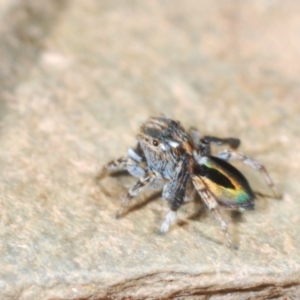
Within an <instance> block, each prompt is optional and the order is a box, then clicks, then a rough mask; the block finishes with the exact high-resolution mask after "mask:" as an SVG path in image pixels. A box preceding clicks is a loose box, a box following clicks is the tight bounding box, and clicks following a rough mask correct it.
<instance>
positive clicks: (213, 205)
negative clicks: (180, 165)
mask: <svg viewBox="0 0 300 300" xmlns="http://www.w3.org/2000/svg"><path fill="white" fill-rule="evenodd" d="M191 177H192V180H193V183H194V186H195V188H196V190H197V192H198V193H199V195H200V197H201V199H202V200H203V202H204V203H205V205H206V206H207V208H208V209H209V210H210V211H211V212H212V213H213V215H214V217H215V219H216V220H217V222H218V223H219V225H220V226H221V229H222V231H223V233H224V234H225V236H226V238H227V241H228V243H229V245H230V247H231V248H232V249H236V248H237V247H236V246H235V245H234V244H233V242H232V238H231V235H230V233H229V231H228V226H227V223H226V222H225V220H224V218H223V216H222V214H221V211H220V209H219V205H218V202H217V200H216V199H215V198H214V196H213V195H212V194H211V193H210V192H209V190H208V189H207V187H206V186H205V184H204V182H203V181H202V180H201V178H200V177H199V176H197V175H192V176H191Z"/></svg>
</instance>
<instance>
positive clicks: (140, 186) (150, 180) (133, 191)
mask: <svg viewBox="0 0 300 300" xmlns="http://www.w3.org/2000/svg"><path fill="white" fill-rule="evenodd" d="M157 176H158V175H157V174H156V173H154V172H148V173H146V174H145V175H144V176H143V177H141V178H140V179H139V180H138V181H137V182H136V183H135V185H134V186H132V187H131V188H130V189H129V190H128V192H127V195H126V197H125V198H124V199H123V200H122V206H121V208H120V209H119V211H118V212H117V214H116V217H117V218H120V217H121V215H122V214H123V212H124V209H125V207H127V206H128V205H129V202H130V201H131V200H132V198H134V197H135V196H137V195H138V194H139V193H140V192H142V191H143V190H144V189H145V187H146V186H148V185H151V184H153V185H155V182H156V181H160V178H158V177H157Z"/></svg>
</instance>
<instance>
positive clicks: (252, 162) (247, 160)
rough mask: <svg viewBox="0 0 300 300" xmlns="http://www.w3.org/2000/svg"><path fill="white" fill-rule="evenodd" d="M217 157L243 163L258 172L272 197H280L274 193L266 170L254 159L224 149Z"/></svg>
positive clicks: (271, 181) (272, 184)
mask: <svg viewBox="0 0 300 300" xmlns="http://www.w3.org/2000/svg"><path fill="white" fill-rule="evenodd" d="M218 157H219V158H221V159H223V160H225V161H233V160H239V161H241V162H242V163H244V164H245V165H247V166H249V167H251V168H252V169H254V170H257V171H259V172H260V173H261V175H262V176H263V178H264V180H265V182H266V183H267V185H268V186H269V188H270V189H271V191H272V193H273V195H274V197H275V198H280V196H279V195H278V194H277V192H276V191H275V188H274V183H273V180H272V179H271V177H270V175H269V173H268V171H267V169H266V168H265V167H264V166H263V165H262V164H261V163H260V162H259V161H257V160H256V159H254V158H251V157H249V156H247V155H245V154H243V153H241V152H237V151H234V150H229V149H225V150H223V151H221V152H220V153H219V154H218Z"/></svg>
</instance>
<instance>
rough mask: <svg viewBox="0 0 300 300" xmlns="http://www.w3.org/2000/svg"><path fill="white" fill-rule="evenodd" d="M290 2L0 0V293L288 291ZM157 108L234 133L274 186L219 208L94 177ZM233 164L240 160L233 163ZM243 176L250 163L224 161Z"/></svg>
mask: <svg viewBox="0 0 300 300" xmlns="http://www.w3.org/2000/svg"><path fill="white" fill-rule="evenodd" d="M299 13H300V6H299V2H298V1H284V2H282V1H279V0H277V1H276V0H274V1H266V0H264V1H258V0H257V1H238V0H232V1H222V2H220V1H192V0H187V1H179V0H172V1H171V0H169V1H161V0H153V1H152V0H151V1H150V0H149V1H133V0H132V1H113V0H101V1H93V0H85V1H79V0H72V1H69V2H68V1H62V0H56V1H53V0H52V1H50V0H39V1H35V0H31V1H21V0H15V1H10V0H2V1H0V17H1V18H0V25H1V26H0V58H1V68H0V84H1V90H0V99H1V100H0V105H1V110H0V121H1V127H0V145H1V147H0V169H1V173H0V176H1V181H0V237H1V240H0V262H1V268H0V298H1V299H23V300H27V299H49V300H50V299H52V300H58V299H125V298H126V299H146V298H147V299H154V298H159V299H171V298H176V299H215V300H216V299H223V298H226V299H271V298H272V299H277V298H278V299H299V298H300V250H299V245H300V226H299V225H300V200H299V195H300V185H299V174H300V163H299V162H300V143H299V134H300V132H299V124H300V123H299V122H300V117H299V116H300V100H299V99H300V82H299V74H300V65H299V49H300V39H299V32H300V22H299ZM158 113H165V114H166V115H168V116H171V117H174V118H176V119H179V120H181V122H182V123H183V124H184V125H185V126H186V127H189V126H191V125H194V126H197V127H198V128H199V129H200V130H201V131H202V132H203V133H206V134H213V135H217V136H237V137H240V138H241V139H242V141H243V145H242V148H241V150H242V151H243V152H246V153H248V154H249V155H251V156H254V157H256V158H258V159H259V160H261V161H263V162H264V163H265V165H266V166H267V168H268V170H269V171H270V174H271V175H272V177H273V178H274V181H275V182H276V183H277V189H278V190H279V191H280V192H282V194H283V199H282V200H275V199H272V198H259V199H258V200H257V202H256V204H257V209H256V210H255V211H253V212H247V213H245V214H244V215H243V216H242V217H240V218H235V217H233V216H232V215H230V214H229V213H226V212H224V215H225V216H226V218H227V220H228V222H229V223H230V225H231V226H230V228H231V232H232V234H233V236H234V239H235V240H236V242H237V243H238V245H239V250H238V251H231V250H230V249H228V247H227V246H226V245H225V244H224V237H223V235H222V233H221V230H220V229H219V227H218V226H217V225H216V224H215V221H214V219H213V217H212V216H211V215H210V214H209V213H207V212H205V210H203V209H202V210H201V211H200V213H199V214H198V215H199V216H198V217H195V214H194V212H195V210H194V209H195V206H194V205H193V204H192V203H190V204H187V205H185V206H184V207H183V208H182V210H181V211H180V212H179V215H178V222H177V224H175V225H174V226H173V227H172V230H171V231H170V232H169V233H168V234H167V235H166V236H163V237H161V236H158V235H157V231H158V228H159V226H160V222H161V221H162V220H163V218H164V215H165V212H166V211H167V205H166V203H165V202H162V201H161V200H160V199H159V197H149V194H148V196H147V195H142V196H141V197H139V198H138V199H137V200H136V201H134V202H133V203H132V209H131V211H130V212H129V213H128V214H127V215H126V217H124V218H123V219H121V220H118V221H116V220H115V218H114V215H115V212H116V211H117V210H118V208H119V206H120V200H121V198H122V196H123V195H124V193H125V191H126V189H127V188H128V187H130V185H131V184H132V183H133V179H132V178H130V177H109V178H105V179H104V180H103V181H102V182H100V183H96V182H95V176H96V174H97V172H98V170H99V169H100V168H101V166H102V165H103V164H104V163H105V162H107V161H108V160H110V159H112V158H116V157H119V156H121V155H123V154H125V153H126V149H127V147H129V146H132V145H134V144H135V139H134V135H135V132H136V130H137V128H138V127H139V124H140V123H141V122H142V121H144V120H145V119H146V118H148V117H149V116H150V115H157V114H158ZM239 166H240V165H239ZM240 167H241V170H243V172H245V174H246V175H247V177H248V178H249V179H250V181H251V182H252V184H253V186H254V188H255V190H259V191H262V192H265V193H268V189H267V188H266V187H265V185H264V183H263V181H262V180H261V177H260V176H259V174H256V173H255V172H254V171H252V170H249V169H247V168H245V167H243V166H240Z"/></svg>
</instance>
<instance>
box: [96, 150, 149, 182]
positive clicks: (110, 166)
mask: <svg viewBox="0 0 300 300" xmlns="http://www.w3.org/2000/svg"><path fill="white" fill-rule="evenodd" d="M143 161H144V158H143V157H141V156H140V155H138V154H137V153H136V152H135V151H134V150H133V149H132V148H129V149H128V157H120V158H118V159H115V160H112V161H110V162H109V163H107V164H106V165H105V166H104V167H103V168H102V169H101V170H100V172H99V173H98V175H97V179H101V178H103V177H104V176H106V175H107V174H110V173H113V172H118V171H124V170H127V171H128V172H129V173H130V174H131V175H132V176H134V177H142V176H145V168H143V167H142V166H141V165H140V163H141V162H143Z"/></svg>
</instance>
